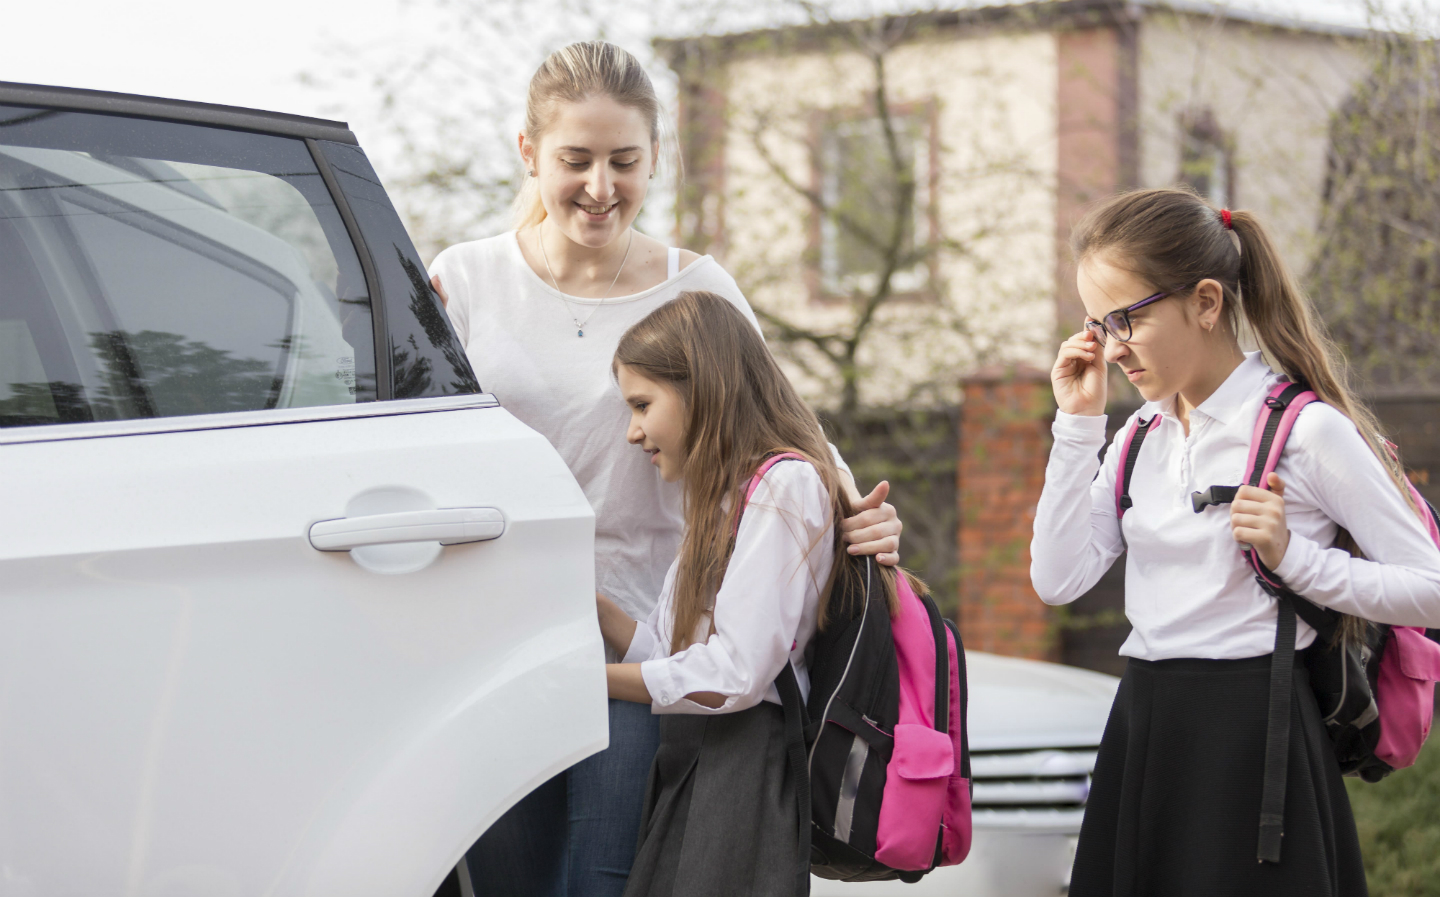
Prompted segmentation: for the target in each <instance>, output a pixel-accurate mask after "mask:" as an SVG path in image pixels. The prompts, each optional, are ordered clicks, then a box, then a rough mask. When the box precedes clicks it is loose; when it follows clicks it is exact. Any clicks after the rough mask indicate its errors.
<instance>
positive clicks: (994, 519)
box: [959, 370, 1059, 660]
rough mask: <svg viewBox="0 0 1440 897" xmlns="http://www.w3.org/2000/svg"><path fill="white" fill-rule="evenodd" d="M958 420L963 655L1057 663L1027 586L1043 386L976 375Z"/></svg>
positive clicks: (1043, 441)
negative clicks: (986, 653) (984, 654)
mask: <svg viewBox="0 0 1440 897" xmlns="http://www.w3.org/2000/svg"><path fill="white" fill-rule="evenodd" d="M964 389H965V404H964V405H963V406H962V408H961V413H960V467H959V470H960V477H959V479H960V482H959V487H960V488H959V495H960V526H959V530H960V613H959V624H960V631H961V634H962V635H963V636H964V639H965V646H966V648H969V649H974V650H977V651H989V652H992V653H995V654H1006V655H1010V656H1012V657H1029V658H1034V659H1037V660H1057V659H1058V658H1059V640H1058V639H1057V638H1056V636H1055V631H1054V627H1053V626H1052V620H1051V614H1050V608H1049V607H1047V606H1046V605H1045V604H1044V603H1043V602H1042V601H1041V600H1040V598H1039V596H1037V595H1036V594H1035V590H1034V589H1033V588H1031V586H1030V535H1031V526H1032V524H1033V523H1034V521H1035V506H1036V504H1037V503H1038V502H1039V500H1040V487H1041V486H1042V485H1043V483H1044V481H1045V461H1046V458H1047V457H1048V456H1049V452H1050V432H1049V422H1050V421H1051V420H1052V419H1053V416H1054V400H1053V398H1052V394H1051V390H1050V381H1049V376H1048V375H1046V374H1044V373H1041V372H1038V371H1035V370H1024V371H1018V372H1012V373H1007V374H997V373H988V374H987V373H984V372H982V373H980V374H978V375H976V376H974V377H972V378H970V379H968V380H966V381H965V384H964Z"/></svg>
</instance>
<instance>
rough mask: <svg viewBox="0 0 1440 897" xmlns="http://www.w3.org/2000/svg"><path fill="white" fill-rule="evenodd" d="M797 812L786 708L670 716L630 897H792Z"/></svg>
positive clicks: (653, 772)
mask: <svg viewBox="0 0 1440 897" xmlns="http://www.w3.org/2000/svg"><path fill="white" fill-rule="evenodd" d="M796 812H797V810H796V805H795V791H794V782H793V781H792V777H791V775H790V771H789V764H788V763H787V757H786V753H785V715H784V712H783V711H782V710H781V709H780V707H779V705H776V704H771V703H769V702H767V701H762V702H761V703H760V704H759V705H757V706H755V707H751V708H749V709H748V710H742V711H740V712H739V713H724V714H717V715H714V716H699V715H693V714H675V715H671V716H665V717H663V718H662V719H661V720H660V750H659V751H658V752H657V753H656V754H655V762H654V764H652V765H651V767H650V782H649V785H648V787H647V788H646V793H645V815H644V818H643V819H642V820H641V823H640V842H639V848H638V849H637V851H636V854H635V865H634V866H633V867H632V868H631V870H630V881H629V884H628V885H627V886H626V888H625V897H672V895H673V897H680V895H683V897H792V895H793V894H794V893H795V887H796V885H795V882H796V869H797V867H798V866H799V863H800V853H799V851H800V848H799V843H798V842H799V834H798V829H799V825H798V821H797V820H796V816H795V814H796Z"/></svg>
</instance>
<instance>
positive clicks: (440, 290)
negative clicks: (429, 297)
mask: <svg viewBox="0 0 1440 897" xmlns="http://www.w3.org/2000/svg"><path fill="white" fill-rule="evenodd" d="M430 286H432V287H434V288H435V293H436V295H438V296H439V297H440V304H441V305H443V306H445V307H446V308H449V307H450V297H449V296H448V295H446V294H445V288H444V287H442V286H440V275H439V274H436V275H435V276H434V277H431V278H430Z"/></svg>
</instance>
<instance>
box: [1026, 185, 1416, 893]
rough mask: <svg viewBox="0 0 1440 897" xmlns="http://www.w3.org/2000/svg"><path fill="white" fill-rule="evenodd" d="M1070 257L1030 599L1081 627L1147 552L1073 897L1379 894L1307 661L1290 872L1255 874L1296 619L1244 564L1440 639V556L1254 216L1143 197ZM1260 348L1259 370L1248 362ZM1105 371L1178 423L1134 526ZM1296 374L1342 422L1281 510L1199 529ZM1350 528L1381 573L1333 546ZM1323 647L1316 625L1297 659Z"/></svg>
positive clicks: (1250, 494)
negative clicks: (1086, 607)
mask: <svg viewBox="0 0 1440 897" xmlns="http://www.w3.org/2000/svg"><path fill="white" fill-rule="evenodd" d="M1072 243H1073V248H1074V252H1075V257H1076V258H1077V260H1078V262H1079V273H1078V276H1077V282H1078V285H1079V290H1080V297H1081V300H1082V301H1083V303H1084V306H1085V311H1086V315H1087V317H1086V321H1085V327H1084V329H1082V330H1081V331H1080V332H1079V333H1076V334H1075V335H1074V336H1071V337H1070V338H1069V339H1067V340H1065V342H1064V343H1063V344H1062V345H1061V347H1060V351H1059V355H1058V357H1057V359H1056V361H1055V366H1054V369H1053V370H1052V372H1051V379H1052V382H1053V385H1054V389H1055V400H1056V403H1057V405H1058V406H1059V411H1058V412H1057V414H1056V419H1055V424H1054V427H1053V432H1054V437H1055V443H1054V447H1053V448H1052V449H1051V453H1050V461H1049V466H1048V468H1047V469H1046V476H1045V488H1044V491H1043V493H1042V495H1041V498H1040V503H1039V507H1038V509H1037V512H1036V518H1035V535H1034V541H1033V543H1032V545H1031V555H1032V563H1031V577H1032V580H1033V582H1034V585H1035V589H1036V591H1037V592H1038V593H1039V595H1040V597H1041V598H1042V599H1043V600H1045V601H1046V602H1047V603H1049V604H1065V603H1067V602H1070V601H1074V600H1075V599H1076V598H1078V597H1080V596H1081V595H1082V594H1084V593H1085V592H1086V591H1088V590H1089V589H1090V587H1091V586H1093V585H1094V584H1095V582H1096V581H1097V580H1098V579H1099V578H1100V576H1101V574H1103V573H1104V572H1105V570H1106V568H1108V567H1109V566H1110V564H1111V563H1112V562H1113V561H1114V560H1115V558H1116V557H1117V556H1118V555H1119V554H1120V553H1121V552H1122V551H1123V552H1127V554H1126V567H1125V576H1126V578H1125V613H1126V616H1127V617H1128V618H1129V620H1130V623H1131V625H1132V627H1133V629H1132V631H1131V633H1130V636H1129V638H1128V639H1127V640H1126V641H1125V644H1124V646H1123V647H1122V648H1121V649H1120V653H1121V654H1122V655H1125V656H1126V657H1127V658H1128V660H1127V663H1126V668H1125V673H1124V676H1123V678H1122V679H1121V682H1120V688H1119V691H1118V693H1117V694H1116V697H1115V703H1114V706H1113V708H1112V710H1111V713H1110V720H1109V722H1108V724H1107V725H1106V729H1105V735H1104V738H1103V740H1102V742H1101V746H1100V752H1099V756H1098V758H1097V760H1096V767H1095V773H1094V779H1093V786H1092V789H1091V792H1090V797H1089V800H1088V803H1087V807H1086V812H1085V820H1084V823H1083V825H1082V828H1081V832H1080V842H1079V846H1078V848H1077V853H1076V857H1075V866H1074V870H1073V874H1072V877H1071V884H1070V894H1071V895H1072V897H1092V895H1107V897H1108V895H1132V894H1133V895H1143V894H1165V895H1167V897H1176V895H1191V894H1193V895H1214V894H1264V895H1266V897H1285V895H1307V897H1316V895H1347V897H1349V895H1363V894H1365V893H1366V887H1365V872H1364V869H1363V867H1362V865H1361V858H1360V851H1359V845H1358V842H1357V839H1356V832H1355V823H1354V820H1353V818H1352V816H1351V813H1350V804H1349V800H1348V798H1347V797H1346V792H1345V788H1344V785H1343V783H1342V779H1341V775H1340V770H1339V765H1338V762H1337V761H1336V759H1335V755H1334V753H1333V751H1332V748H1331V745H1330V742H1329V738H1328V736H1327V735H1326V732H1325V727H1324V725H1323V723H1322V722H1321V719H1320V715H1319V711H1318V709H1317V704H1316V699H1315V695H1314V693H1313V690H1312V688H1311V687H1310V685H1309V679H1308V676H1307V673H1306V667H1305V666H1304V664H1303V662H1300V661H1297V665H1296V666H1295V668H1294V676H1293V680H1292V695H1291V698H1290V699H1289V702H1288V703H1289V707H1290V720H1289V726H1290V736H1289V751H1288V755H1287V756H1286V757H1285V761H1284V762H1285V768H1286V769H1287V770H1288V784H1287V785H1286V787H1285V792H1284V793H1285V801H1284V818H1283V826H1284V838H1283V842H1282V843H1283V849H1282V850H1281V853H1280V860H1279V862H1269V861H1265V862H1260V861H1257V839H1258V832H1259V830H1260V824H1261V818H1260V817H1261V792H1262V787H1263V785H1264V778H1265V766H1266V763H1265V760H1266V757H1265V744H1266V720H1267V710H1268V707H1269V683H1270V661H1271V655H1272V653H1273V651H1274V646H1275V644H1276V621H1277V606H1278V605H1277V601H1276V599H1275V598H1273V597H1271V595H1270V594H1269V593H1268V592H1267V591H1265V590H1264V589H1262V587H1261V585H1260V584H1259V583H1258V582H1257V580H1256V577H1255V574H1254V571H1253V570H1252V569H1250V568H1249V566H1248V565H1247V563H1246V561H1245V559H1244V557H1243V556H1242V554H1241V548H1242V547H1243V546H1244V545H1249V546H1252V547H1253V548H1254V550H1255V551H1256V552H1258V554H1259V557H1260V559H1261V561H1262V562H1263V563H1264V564H1265V565H1266V566H1267V567H1268V568H1269V569H1270V570H1272V571H1274V572H1275V573H1277V574H1278V575H1279V576H1280V577H1281V578H1282V580H1283V581H1284V582H1285V583H1286V585H1287V586H1288V588H1290V589H1291V590H1292V591H1293V592H1295V593H1296V594H1298V595H1300V596H1302V597H1303V598H1306V599H1308V600H1310V601H1311V602H1314V603H1315V604H1318V605H1321V606H1324V607H1327V608H1331V609H1333V610H1337V611H1340V612H1343V613H1346V614H1351V615H1355V616H1359V617H1364V618H1366V619H1369V620H1373V621H1376V622H1381V623H1390V624H1396V625H1412V626H1435V625H1437V624H1440V551H1437V550H1436V548H1435V545H1434V544H1433V543H1432V542H1431V541H1430V540H1429V537H1428V535H1427V534H1426V531H1425V529H1424V528H1423V526H1422V524H1421V521H1420V517H1419V516H1418V510H1419V509H1417V508H1415V507H1414V506H1413V504H1412V503H1411V501H1410V499H1409V498H1408V496H1407V494H1406V492H1405V490H1404V489H1403V488H1402V481H1401V469H1400V467H1399V465H1398V462H1397V461H1395V460H1393V459H1392V458H1391V456H1390V455H1389V454H1388V453H1387V452H1386V451H1385V450H1384V449H1383V446H1382V441H1383V437H1381V436H1380V435H1379V429H1378V427H1377V425H1376V422H1375V419H1374V417H1373V416H1372V415H1371V414H1370V412H1369V411H1367V410H1366V409H1365V407H1364V405H1363V404H1362V403H1361V402H1360V401H1359V399H1358V398H1357V397H1356V396H1355V395H1354V394H1353V393H1352V392H1351V391H1350V389H1349V388H1348V387H1347V385H1346V381H1345V374H1344V365H1343V360H1342V359H1341V357H1340V355H1339V353H1338V352H1337V351H1336V349H1335V347H1334V346H1333V345H1332V344H1331V343H1330V341H1329V340H1328V339H1327V338H1326V336H1325V334H1324V330H1323V327H1322V325H1321V323H1320V322H1319V320H1318V319H1317V317H1316V315H1315V312H1314V311H1313V309H1312V308H1311V306H1310V304H1309V301H1308V300H1307V299H1306V297H1305V295H1304V294H1303V293H1302V291H1301V290H1300V288H1299V287H1298V285H1297V284H1296V281H1295V279H1294V277H1293V276H1292V275H1291V274H1290V273H1289V272H1288V271H1287V270H1286V267H1285V265H1284V262H1283V261H1282V260H1281V259H1280V257H1279V255H1278V253H1277V252H1276V250H1275V247H1274V244H1273V243H1272V241H1271V239H1270V237H1269V236H1268V235H1267V233H1266V231H1265V229H1264V227H1262V226H1261V223H1260V221H1259V220H1258V219H1257V218H1256V217H1255V216H1254V215H1252V214H1250V213H1248V212H1243V211H1241V212H1231V211H1229V210H1225V209H1217V208H1215V207H1213V206H1211V205H1210V204H1208V203H1206V202H1205V201H1204V200H1202V199H1200V198H1199V197H1197V196H1196V195H1195V194H1193V193H1191V192H1188V191H1185V190H1141V191H1136V192H1131V193H1126V194H1123V195H1120V196H1118V197H1115V198H1113V199H1111V200H1110V201H1108V202H1105V203H1103V204H1102V205H1100V206H1099V207H1098V208H1096V209H1095V210H1094V211H1092V212H1090V213H1089V214H1088V215H1087V216H1086V217H1085V218H1084V220H1082V221H1081V222H1080V223H1079V224H1078V225H1077V226H1076V228H1075V231H1074V235H1073V237H1072ZM1242 338H1253V339H1254V340H1255V341H1256V342H1258V344H1259V347H1260V349H1261V350H1262V351H1263V355H1262V352H1249V353H1247V352H1244V351H1243V350H1242V348H1241V340H1242ZM1267 357H1268V359H1269V361H1270V363H1271V364H1273V365H1275V366H1276V367H1277V368H1278V372H1277V371H1275V370H1272V369H1271V367H1270V365H1269V364H1267V363H1266V358H1267ZM1108 364H1115V365H1118V366H1119V367H1120V368H1121V369H1122V370H1123V371H1124V372H1125V375H1126V377H1127V378H1128V379H1129V380H1130V382H1131V383H1133V384H1135V386H1136V388H1137V389H1138V390H1139V392H1140V395H1141V396H1142V397H1143V398H1144V399H1145V404H1144V405H1143V406H1142V407H1141V408H1140V410H1139V411H1138V412H1136V417H1138V418H1139V419H1143V420H1147V421H1148V420H1150V419H1151V418H1153V417H1155V416H1156V415H1158V416H1159V419H1158V421H1157V422H1156V423H1155V424H1154V425H1153V426H1151V427H1150V428H1149V430H1148V433H1147V435H1146V437H1145V439H1144V442H1143V444H1142V449H1143V450H1142V451H1140V453H1139V454H1138V456H1137V459H1136V462H1135V465H1134V467H1133V472H1132V474H1131V479H1130V488H1129V497H1130V501H1131V503H1130V504H1129V505H1128V508H1127V510H1125V512H1124V514H1123V516H1121V515H1120V514H1119V513H1118V512H1117V507H1116V504H1117V502H1116V492H1115V483H1116V477H1117V475H1118V466H1119V464H1120V463H1121V459H1120V458H1119V457H1118V455H1119V454H1120V451H1119V449H1118V448H1117V447H1116V446H1117V443H1118V442H1119V440H1118V439H1117V440H1116V442H1114V443H1111V446H1110V449H1109V450H1108V451H1106V453H1105V457H1104V460H1103V462H1102V461H1099V460H1097V455H1098V453H1099V452H1100V450H1101V448H1102V447H1103V446H1104V443H1105V401H1106V374H1107V365H1108ZM1282 374H1283V375H1284V376H1285V377H1288V378H1289V379H1290V380H1292V381H1296V382H1301V383H1304V384H1306V385H1308V386H1309V388H1311V389H1313V390H1314V391H1315V392H1316V393H1317V394H1318V395H1319V397H1320V399H1321V400H1322V401H1323V404H1321V403H1315V404H1312V405H1310V406H1307V407H1306V408H1305V410H1304V412H1303V413H1302V414H1301V415H1300V416H1299V418H1298V419H1297V421H1296V423H1295V425H1294V429H1293V431H1292V432H1291V435H1290V438H1289V442H1288V443H1287V446H1286V449H1285V452H1284V455H1283V457H1282V458H1281V460H1280V464H1279V467H1278V468H1277V469H1276V471H1275V473H1273V474H1271V475H1270V477H1269V479H1268V485H1269V489H1268V490H1267V489H1261V488H1255V487H1249V486H1245V487H1242V488H1241V489H1240V491H1239V493H1238V494H1237V496H1236V499H1235V501H1234V502H1233V503H1232V504H1231V505H1230V506H1229V508H1228V511H1227V509H1226V508H1225V507H1224V506H1211V507H1204V508H1202V509H1201V510H1200V511H1199V512H1197V511H1196V510H1195V509H1194V506H1193V505H1192V502H1191V494H1192V493H1193V492H1198V491H1202V490H1205V489H1207V488H1208V487H1210V486H1212V485H1215V484H1234V483H1240V482H1243V480H1244V474H1245V472H1246V471H1245V467H1246V462H1247V459H1248V454H1249V448H1250V441H1251V435H1252V430H1253V428H1254V426H1255V421H1256V418H1257V416H1258V414H1259V412H1260V409H1261V403H1262V402H1263V401H1264V400H1265V398H1266V396H1267V393H1268V392H1269V390H1270V389H1271V388H1272V387H1273V386H1274V385H1275V384H1276V383H1277V382H1278V381H1279V380H1280V377H1281V375H1282ZM1134 420H1135V418H1132V419H1131V421H1130V422H1127V424H1126V425H1125V426H1124V427H1122V428H1121V433H1122V434H1123V433H1125V432H1127V431H1128V430H1129V429H1130V423H1132V422H1133V421H1134ZM1097 469H1098V475H1097ZM1341 528H1343V529H1344V530H1346V531H1348V532H1349V533H1350V535H1351V537H1353V540H1354V542H1355V543H1357V544H1358V547H1359V548H1360V549H1361V551H1362V552H1363V557H1362V556H1352V554H1350V553H1349V552H1347V551H1344V550H1342V549H1340V548H1335V547H1332V546H1334V545H1335V543H1336V539H1337V535H1338V534H1339V531H1340V529H1341ZM1315 637H1316V633H1315V631H1314V630H1313V629H1311V628H1310V627H1309V626H1308V625H1306V624H1305V623H1304V622H1303V621H1300V623H1299V626H1298V636H1297V639H1296V647H1297V648H1298V649H1301V650H1298V651H1297V656H1298V657H1300V658H1302V659H1303V655H1304V650H1303V649H1305V648H1307V647H1308V646H1310V645H1311V644H1312V643H1313V642H1314V640H1315Z"/></svg>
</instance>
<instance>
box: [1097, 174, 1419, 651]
mask: <svg viewBox="0 0 1440 897" xmlns="http://www.w3.org/2000/svg"><path fill="white" fill-rule="evenodd" d="M1230 220H1231V225H1232V227H1233V230H1234V233H1235V236H1236V237H1237V238H1239V244H1240V245H1239V249H1238V250H1237V249H1236V246H1235V244H1234V243H1233V242H1232V241H1231V239H1230V230H1227V229H1226V227H1225V224H1224V222H1223V220H1222V219H1221V216H1220V210H1219V209H1217V208H1215V207H1214V206H1213V205H1211V204H1210V203H1208V202H1206V201H1205V200H1203V199H1201V198H1200V197H1199V196H1196V195H1195V194H1194V193H1193V192H1191V191H1189V190H1184V189H1159V190H1135V191H1131V192H1129V193H1122V194H1120V195H1119V196H1116V197H1114V198H1112V199H1110V200H1109V201H1108V202H1105V203H1103V204H1102V205H1100V206H1099V207H1098V208H1096V209H1094V210H1092V211H1091V212H1090V213H1089V214H1087V215H1086V216H1085V217H1084V218H1083V219H1082V220H1081V221H1080V223H1079V224H1077V225H1076V226H1075V230H1074V232H1073V233H1072V235H1071V238H1070V243H1071V248H1072V249H1073V250H1074V252H1075V258H1076V259H1077V260H1078V261H1083V260H1084V259H1086V258H1087V257H1090V256H1095V255H1099V254H1102V253H1103V254H1104V255H1105V256H1106V261H1108V262H1110V263H1111V264H1114V265H1116V266H1118V267H1121V268H1125V269H1127V270H1129V271H1131V272H1132V273H1134V274H1136V275H1137V276H1139V277H1142V278H1144V279H1145V280H1146V281H1147V282H1148V283H1150V284H1153V285H1154V286H1155V289H1156V290H1159V291H1175V292H1180V291H1186V290H1190V289H1193V288H1194V286H1195V285H1196V284H1198V283H1199V282H1200V281H1201V280H1205V279H1206V278H1210V279H1213V280H1215V281H1218V282H1219V283H1220V285H1221V287H1222V288H1223V289H1224V294H1225V314H1226V318H1227V320H1228V323H1229V325H1230V328H1231V332H1232V333H1236V334H1238V333H1239V332H1240V330H1239V324H1240V323H1241V317H1242V315H1243V320H1244V323H1245V324H1247V325H1249V328H1250V331H1251V333H1253V334H1254V336H1255V338H1256V340H1257V341H1258V342H1259V343H1260V348H1261V349H1262V350H1263V351H1264V352H1265V354H1266V355H1267V356H1269V358H1270V359H1271V360H1272V361H1273V362H1274V363H1275V364H1277V365H1279V367H1280V370H1281V371H1282V372H1284V373H1285V374H1286V376H1288V377H1289V378H1290V379H1291V380H1293V381H1296V382H1299V383H1304V384H1306V385H1307V386H1309V387H1310V389H1312V390H1314V391H1315V394H1316V395H1317V396H1319V397H1320V399H1321V401H1323V402H1325V404H1327V405H1330V406H1331V407H1332V408H1334V409H1336V410H1337V411H1339V412H1340V413H1341V414H1344V415H1345V416H1346V417H1348V418H1350V420H1351V421H1353V422H1354V424H1355V427H1356V429H1358V430H1359V431H1360V435H1361V436H1362V437H1364V439H1365V441H1366V443H1367V444H1368V445H1369V446H1370V449H1371V451H1373V452H1375V455H1376V457H1378V458H1379V459H1380V463H1381V464H1382V465H1384V467H1385V470H1386V471H1387V472H1389V474H1390V478H1391V480H1393V481H1394V483H1395V487H1396V488H1397V489H1399V490H1400V493H1401V494H1402V495H1404V496H1405V501H1406V503H1407V504H1409V505H1410V506H1411V507H1412V508H1414V499H1413V498H1412V497H1411V495H1410V490H1409V489H1408V488H1407V487H1406V485H1405V472H1404V468H1403V467H1401V465H1400V461H1399V459H1398V458H1396V457H1394V456H1393V455H1391V453H1390V452H1389V451H1388V450H1387V449H1386V446H1385V444H1384V443H1385V437H1384V435H1383V434H1382V433H1381V430H1380V424H1379V422H1378V421H1377V420H1376V419H1375V415H1374V413H1373V412H1371V411H1370V409H1369V408H1368V407H1366V405H1365V403H1364V402H1362V401H1361V400H1360V399H1359V398H1358V397H1357V396H1356V395H1355V393H1354V392H1353V391H1352V389H1351V388H1350V385H1349V383H1348V382H1347V380H1348V376H1347V370H1346V364H1345V358H1344V356H1343V355H1342V354H1341V353H1340V350H1339V349H1338V348H1337V347H1336V345H1335V343H1334V342H1332V341H1331V339H1330V337H1329V336H1328V335H1327V334H1326V332H1325V327H1324V325H1323V324H1322V323H1321V322H1320V320H1319V318H1318V316H1317V315H1316V313H1315V309H1314V307H1313V306H1312V305H1311V303H1310V299H1309V297H1307V296H1306V295H1305V292H1304V290H1302V289H1301V288H1300V284H1299V283H1298V282H1297V281H1296V279H1295V277H1294V275H1293V274H1291V272H1290V270H1289V269H1288V268H1287V267H1286V265H1285V263H1284V261H1283V260H1282V259H1281V258H1280V254H1279V253H1278V252H1277V251H1276V250H1275V244H1274V242H1273V241H1272V240H1271V239H1270V235H1269V234H1268V233H1267V232H1266V230H1265V228H1264V226H1262V225H1261V223H1260V220H1259V219H1258V218H1256V217H1255V216H1254V215H1253V214H1251V213H1250V212H1231V213H1230ZM1416 512H1417V513H1418V512H1419V511H1418V509H1416ZM1337 545H1339V546H1342V547H1346V548H1347V549H1349V550H1351V551H1352V552H1353V551H1354V550H1355V549H1354V544H1353V540H1351V539H1350V538H1349V534H1348V533H1345V532H1344V531H1343V530H1342V531H1341V538H1340V541H1338V542H1337ZM1342 630H1343V631H1344V632H1345V635H1346V637H1350V636H1351V635H1353V634H1354V631H1355V624H1354V623H1351V622H1348V621H1347V623H1346V625H1345V626H1343V627H1342Z"/></svg>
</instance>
